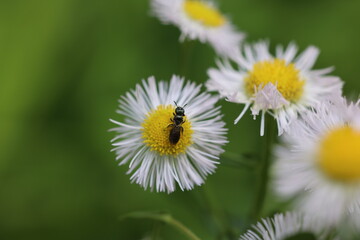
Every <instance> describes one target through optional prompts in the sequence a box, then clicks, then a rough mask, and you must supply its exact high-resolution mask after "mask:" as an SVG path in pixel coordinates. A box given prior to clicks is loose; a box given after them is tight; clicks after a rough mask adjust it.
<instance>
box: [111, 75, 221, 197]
mask: <svg viewBox="0 0 360 240" xmlns="http://www.w3.org/2000/svg"><path fill="white" fill-rule="evenodd" d="M200 88H201V85H196V84H195V83H192V82H186V83H185V81H184V79H182V78H179V77H177V76H173V77H172V79H171V81H170V84H168V83H167V82H164V81H160V82H158V83H156V82H155V78H154V77H150V78H148V80H147V81H145V80H143V81H142V85H137V86H136V88H135V89H134V90H131V91H130V92H127V93H126V94H125V96H122V97H121V98H120V100H119V103H120V104H119V110H117V113H119V114H121V115H123V116H125V120H124V122H117V121H114V120H111V121H112V122H113V123H115V124H116V125H118V126H117V127H116V128H113V129H111V131H115V132H116V133H117V136H116V137H115V138H114V139H113V140H112V142H113V144H112V145H113V146H114V149H113V151H115V152H116V155H117V156H116V159H117V160H120V163H119V165H124V164H129V170H128V172H127V173H128V174H132V176H131V178H130V179H131V181H132V182H136V183H137V184H140V185H141V186H142V187H144V188H145V189H147V188H150V189H151V190H154V189H155V190H156V191H158V192H165V191H166V192H168V193H170V192H173V191H175V188H176V186H175V185H176V183H177V184H178V185H179V187H180V188H181V190H190V189H192V188H193V187H194V185H201V184H202V183H204V179H205V178H206V176H207V175H208V174H211V173H213V172H214V171H215V168H216V165H217V164H218V159H219V155H220V154H221V153H222V152H223V149H222V146H223V145H224V144H225V143H227V138H226V136H225V134H226V132H227V129H225V128H224V126H225V123H224V122H223V121H222V120H221V119H222V115H221V113H220V106H219V107H215V103H216V102H217V101H218V97H214V96H211V95H210V94H208V93H200ZM174 102H176V104H177V106H181V107H184V108H183V110H184V111H185V114H181V111H180V112H178V111H177V115H178V116H177V117H176V116H175V109H176V105H175V104H174ZM180 110H181V108H180ZM179 118H180V119H179ZM178 120H179V121H178ZM176 121H178V122H176ZM175 125H177V126H175ZM174 128H177V129H175V130H178V131H175V130H173V129H174ZM170 134H171V136H170ZM177 137H179V138H177Z"/></svg>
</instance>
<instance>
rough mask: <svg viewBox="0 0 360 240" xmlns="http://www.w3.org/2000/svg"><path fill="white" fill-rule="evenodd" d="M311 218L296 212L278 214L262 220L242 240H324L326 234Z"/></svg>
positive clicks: (241, 237)
mask: <svg viewBox="0 0 360 240" xmlns="http://www.w3.org/2000/svg"><path fill="white" fill-rule="evenodd" d="M312 223H313V222H312V221H311V220H310V218H309V217H304V216H303V215H302V214H299V213H296V212H287V213H285V214H282V213H280V214H276V215H275V216H274V217H273V218H266V219H262V221H260V222H258V223H257V224H256V225H254V226H253V229H252V230H248V231H247V232H246V233H245V234H243V235H242V236H240V240H295V239H306V240H322V239H327V238H325V237H326V233H325V232H324V231H323V230H322V229H321V228H318V227H317V226H316V225H314V224H312Z"/></svg>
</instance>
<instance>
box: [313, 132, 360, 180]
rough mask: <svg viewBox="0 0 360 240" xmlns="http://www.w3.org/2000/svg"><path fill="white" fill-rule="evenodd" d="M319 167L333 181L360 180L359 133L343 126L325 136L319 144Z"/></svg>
mask: <svg viewBox="0 0 360 240" xmlns="http://www.w3.org/2000/svg"><path fill="white" fill-rule="evenodd" d="M319 166H320V168H321V170H322V171H323V172H325V174H327V175H328V176H329V177H331V178H333V179H336V180H340V181H343V182H349V181H354V180H360V131H358V130H355V129H353V128H351V127H349V126H345V127H341V128H336V129H334V130H332V131H331V132H329V133H328V134H327V135H325V137H324V138H323V139H322V141H321V143H320V151H319Z"/></svg>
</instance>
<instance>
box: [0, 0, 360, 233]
mask: <svg viewBox="0 0 360 240" xmlns="http://www.w3.org/2000/svg"><path fill="white" fill-rule="evenodd" d="M219 6H220V8H221V10H222V11H223V12H225V13H228V15H229V17H230V18H231V19H232V20H233V22H234V24H235V25H237V26H238V28H239V29H241V30H244V31H245V32H246V33H247V34H248V36H249V38H248V40H250V41H254V40H257V39H260V38H261V39H264V38H267V39H271V43H272V47H274V44H276V43H282V44H287V43H288V42H289V41H292V40H295V41H296V42H297V43H298V44H299V46H300V48H301V50H303V49H304V48H305V47H306V46H308V45H310V44H314V45H316V46H318V47H320V49H321V51H322V52H321V55H320V58H319V61H318V62H317V64H316V67H317V68H322V67H328V66H335V67H336V70H335V72H334V73H335V74H336V75H339V76H341V77H342V78H343V79H344V80H345V82H346V84H345V93H346V94H347V95H348V96H352V97H356V96H358V94H359V89H360V79H359V77H358V76H359V75H360V67H359V56H360V47H359V45H358V44H359V42H360V30H359V26H358V24H359V22H360V14H359V11H360V1H359V0H346V1H339V0H338V1H336V0H318V1H314V0H302V1H294V0H293V1H289V0H273V1H266V0H222V1H219ZM178 38H179V31H178V29H177V28H175V27H173V26H164V25H162V24H160V22H159V21H158V20H157V19H155V18H154V17H151V16H150V14H149V2H148V1H145V0H127V1H125V0H105V1H83V0H49V1H41V0H29V1H19V0H1V1H0V186H1V187H0V239H142V238H143V237H145V236H147V234H150V233H151V232H152V231H153V229H154V227H155V229H159V228H161V229H160V230H161V232H160V235H161V237H162V239H175V240H177V239H186V238H185V237H184V236H183V235H181V234H180V233H178V232H177V231H176V230H174V229H173V228H171V227H169V226H163V225H159V224H157V223H154V222H152V221H149V220H131V219H130V220H125V221H119V220H118V217H119V216H121V215H123V214H124V213H127V212H131V211H145V210H163V211H167V212H169V213H171V214H172V215H173V216H174V217H175V218H177V219H178V220H180V221H181V222H183V223H184V224H185V225H187V226H188V227H190V228H191V229H192V230H193V231H194V232H195V233H196V234H197V235H199V236H200V237H201V238H202V239H221V238H220V237H219V238H216V237H217V236H216V234H217V232H218V231H219V229H220V230H223V228H224V226H226V225H231V226H232V227H233V228H234V229H236V231H240V230H241V229H242V228H243V224H242V220H243V219H242V218H243V217H244V216H245V214H247V213H248V212H249V208H250V207H251V206H252V201H253V185H254V174H253V171H251V170H249V169H246V168H236V167H229V166H224V165H220V166H219V168H218V170H217V172H216V174H214V175H212V176H210V177H208V179H207V181H206V184H205V186H202V187H197V188H195V190H193V191H190V192H181V191H177V192H175V193H173V194H170V195H168V194H165V193H161V194H158V193H152V192H150V191H144V190H143V189H142V188H140V187H139V186H138V185H135V184H130V181H129V176H127V175H126V174H125V172H126V167H125V166H123V167H118V166H117V162H115V160H114V159H115V157H114V154H113V153H111V152H110V149H111V146H110V143H109V141H110V139H111V138H112V137H113V133H108V132H107V129H109V128H111V127H113V125H112V124H111V123H110V122H109V121H108V119H109V118H113V119H117V120H121V117H120V116H118V115H116V114H115V109H116V107H117V99H118V97H119V96H120V95H121V94H124V92H125V91H127V90H128V89H129V88H132V87H134V85H135V84H136V83H138V82H139V81H140V80H141V79H142V78H146V77H148V76H150V75H155V76H156V77H157V78H158V79H166V80H167V79H169V78H170V76H171V75H172V74H173V73H177V74H179V73H181V74H183V73H186V77H187V78H189V79H191V80H194V81H196V82H198V83H203V82H204V81H205V80H206V79H207V77H206V70H207V68H208V67H210V66H214V59H215V55H214V52H213V51H212V49H211V48H210V47H209V46H207V45H202V44H200V43H195V46H194V47H193V51H192V53H191V56H190V58H189V59H190V62H189V63H188V68H187V70H186V72H184V71H183V70H181V71H182V72H180V62H181V58H182V56H183V53H182V50H183V47H182V46H181V45H180V44H179V42H178ZM222 104H223V110H224V113H225V121H226V122H227V123H228V125H227V126H228V127H229V129H230V133H229V139H230V141H231V142H230V143H229V144H228V145H227V146H226V149H227V150H229V151H233V152H235V151H239V150H240V151H241V152H254V151H258V146H259V143H260V141H261V139H260V137H259V136H258V135H259V121H252V119H251V117H250V116H249V114H248V116H246V117H245V118H244V119H243V120H242V121H241V122H240V123H239V124H238V125H237V126H233V124H232V122H233V119H234V118H235V117H236V116H237V114H238V113H239V111H240V110H241V108H242V106H240V105H235V104H231V103H227V102H222ZM203 193H204V194H203ZM204 196H206V199H205V197H204ZM268 200H269V201H268V203H267V204H268V206H270V205H271V206H276V205H277V204H278V203H277V202H276V201H274V198H273V197H271V196H270V198H269V199H268ZM209 209H211V210H209ZM239 216H241V217H240V218H239Z"/></svg>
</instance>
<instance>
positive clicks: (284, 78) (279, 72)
mask: <svg viewBox="0 0 360 240" xmlns="http://www.w3.org/2000/svg"><path fill="white" fill-rule="evenodd" d="M268 83H272V84H274V85H275V86H276V87H277V90H278V91H279V92H280V93H281V95H282V96H283V97H284V98H285V99H286V100H288V101H290V102H294V101H297V100H299V99H300V97H301V95H302V93H303V87H304V81H303V80H302V79H300V76H299V70H298V69H296V67H295V65H294V64H292V63H290V64H287V63H286V62H285V60H281V59H274V60H269V61H262V62H258V63H255V64H254V67H253V70H252V71H251V72H249V73H248V75H247V76H246V77H245V89H246V92H247V94H248V95H249V96H252V95H253V94H254V93H255V89H261V88H262V87H265V85H266V84H268Z"/></svg>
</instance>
